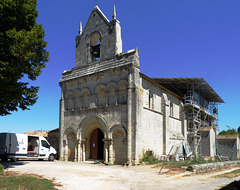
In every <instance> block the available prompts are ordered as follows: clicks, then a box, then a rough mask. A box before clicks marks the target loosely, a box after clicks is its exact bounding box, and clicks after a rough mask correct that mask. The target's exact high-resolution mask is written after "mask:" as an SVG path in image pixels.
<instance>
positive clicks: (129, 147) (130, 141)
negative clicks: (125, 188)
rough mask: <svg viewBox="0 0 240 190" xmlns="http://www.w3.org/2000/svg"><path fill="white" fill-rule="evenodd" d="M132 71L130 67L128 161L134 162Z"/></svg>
mask: <svg viewBox="0 0 240 190" xmlns="http://www.w3.org/2000/svg"><path fill="white" fill-rule="evenodd" d="M132 83H133V81H132V73H131V69H129V73H128V99H127V139H128V145H127V162H128V163H129V164H131V163H132V88H133V84H132Z"/></svg>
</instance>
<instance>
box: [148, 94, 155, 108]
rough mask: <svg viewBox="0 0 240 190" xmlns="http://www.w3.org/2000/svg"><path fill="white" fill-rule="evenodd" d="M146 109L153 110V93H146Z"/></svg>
mask: <svg viewBox="0 0 240 190" xmlns="http://www.w3.org/2000/svg"><path fill="white" fill-rule="evenodd" d="M148 108H150V109H154V99H153V93H152V92H151V91H150V90H149V93H148Z"/></svg>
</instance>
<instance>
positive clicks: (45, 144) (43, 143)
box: [41, 140, 50, 148]
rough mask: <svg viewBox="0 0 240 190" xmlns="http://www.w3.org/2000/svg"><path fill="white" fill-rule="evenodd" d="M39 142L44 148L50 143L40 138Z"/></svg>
mask: <svg viewBox="0 0 240 190" xmlns="http://www.w3.org/2000/svg"><path fill="white" fill-rule="evenodd" d="M41 144H42V146H43V147H45V148H50V145H49V144H48V143H47V141H44V140H41Z"/></svg>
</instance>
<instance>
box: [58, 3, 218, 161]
mask: <svg viewBox="0 0 240 190" xmlns="http://www.w3.org/2000/svg"><path fill="white" fill-rule="evenodd" d="M59 84H60V87H61V100H60V127H59V131H60V144H59V151H60V153H59V154H60V160H65V161H68V160H69V161H86V160H103V161H104V162H110V163H113V164H122V163H129V164H136V163H138V162H139V160H140V158H141V156H142V155H143V153H144V152H145V151H150V152H152V153H154V154H155V155H156V156H158V157H159V158H161V156H163V157H164V156H166V155H167V154H168V153H169V151H170V150H171V149H172V147H174V148H173V149H172V150H171V154H177V152H179V154H181V153H183V152H184V153H185V154H188V153H190V152H194V153H198V152H201V141H200V140H199V139H201V134H200V133H201V131H200V130H198V129H200V128H203V127H205V126H208V128H209V126H211V127H210V130H212V131H211V135H210V136H208V135H205V137H206V138H205V141H204V142H205V144H206V142H207V143H208V142H209V143H208V144H211V147H210V146H209V147H208V148H207V149H209V150H210V149H211V148H214V146H215V136H214V135H215V134H216V132H217V125H216V120H217V116H216V114H217V111H216V110H215V115H214V114H213V113H210V110H207V109H209V105H210V103H211V105H213V107H214V108H216V107H215V105H216V104H212V103H216V102H223V101H222V99H221V98H220V97H219V96H218V95H217V94H216V93H215V92H214V91H213V89H212V88H211V87H210V86H209V85H208V84H207V83H206V82H205V80H203V79H202V78H169V79H167V78H150V77H147V76H146V75H144V74H143V73H141V72H140V64H139V52H138V49H132V50H129V51H127V52H122V39H121V26H120V22H119V21H118V20H117V17H116V10H115V6H114V9H113V15H112V20H111V21H110V20H108V18H107V17H106V16H105V15H104V14H103V13H102V11H101V10H100V9H99V7H98V6H96V7H94V9H93V10H92V12H91V14H90V17H89V19H88V21H87V23H86V25H85V27H84V29H82V25H81V23H80V28H79V34H78V36H77V37H76V55H75V67H74V68H73V69H70V70H66V71H64V72H63V73H62V77H61V79H60V82H59ZM191 85H192V86H191ZM201 85H205V86H204V90H203V91H202V92H201V93H200V92H198V90H200V89H202V87H201V88H200V86H201ZM174 86H175V87H174ZM173 87H174V88H173ZM193 87H195V89H194V88H193ZM205 88H206V89H205ZM190 90H192V92H193V93H192V94H191V93H188V92H190ZM194 93H195V94H196V95H195V97H197V98H198V99H201V101H199V102H198V101H197V100H196V98H195V99H194V98H193V94H194ZM186 100H188V101H187V102H186ZM194 102H195V103H198V104H197V105H199V106H200V105H202V107H204V105H205V108H206V110H205V111H204V110H203V109H200V107H199V109H198V110H197V108H198V107H196V108H195V107H194V106H195V104H194ZM186 103H187V104H188V105H187V104H186ZM199 110H200V111H199ZM195 112H199V113H196V114H197V117H198V118H199V121H201V122H200V123H201V125H199V124H197V123H196V122H195V121H194V119H195V118H193V117H194V116H193V115H194V113H195ZM192 113H193V114H192ZM204 113H205V114H204ZM202 120H204V121H203V122H202ZM204 122H205V123H204ZM212 133H213V134H214V135H212ZM210 137H211V138H210ZM209 138H210V139H209ZM187 145H189V146H187ZM177 147H181V148H180V150H178V148H177ZM182 147H185V148H182ZM188 147H189V148H188ZM211 151H212V149H211V150H210V151H206V152H207V154H209V155H210V154H214V153H211ZM212 152H213V151H212Z"/></svg>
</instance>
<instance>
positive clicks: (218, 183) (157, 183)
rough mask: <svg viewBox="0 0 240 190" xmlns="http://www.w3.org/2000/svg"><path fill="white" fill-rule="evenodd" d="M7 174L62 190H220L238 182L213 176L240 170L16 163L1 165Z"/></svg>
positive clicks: (37, 162) (69, 163) (34, 162)
mask: <svg viewBox="0 0 240 190" xmlns="http://www.w3.org/2000/svg"><path fill="white" fill-rule="evenodd" d="M1 164H2V165H4V166H5V167H7V168H8V169H7V170H8V171H15V172H20V173H35V174H38V175H43V176H44V177H46V178H48V179H55V182H57V183H61V184H62V186H61V187H57V188H58V189H63V190H75V189H78V190H79V189H83V190H91V189H94V190H96V189H98V190H112V189H114V190H123V189H139V190H145V189H153V190H154V189H169V190H170V189H171V190H172V189H173V190H174V189H178V190H181V189H184V190H188V189H189V190H190V189H191V190H192V189H209V190H210V189H211V190H213V189H219V188H221V187H222V186H225V185H227V184H229V183H230V182H232V181H234V180H238V179H240V177H237V178H233V179H231V178H213V176H215V175H218V174H221V173H225V172H229V171H231V170H234V169H239V168H231V169H230V168H228V169H226V170H222V171H215V172H210V173H206V174H193V173H192V172H187V171H185V170H183V169H182V170H177V169H173V170H168V169H163V170H162V173H161V174H160V175H158V172H159V169H160V168H159V167H154V166H149V165H144V166H142V165H141V166H130V167H123V166H116V165H112V166H105V165H103V164H93V162H84V163H82V162H81V163H78V162H60V161H54V162H48V161H18V162H2V163H1Z"/></svg>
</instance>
